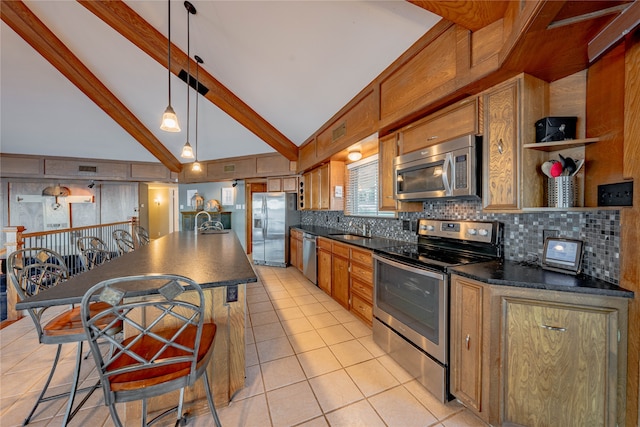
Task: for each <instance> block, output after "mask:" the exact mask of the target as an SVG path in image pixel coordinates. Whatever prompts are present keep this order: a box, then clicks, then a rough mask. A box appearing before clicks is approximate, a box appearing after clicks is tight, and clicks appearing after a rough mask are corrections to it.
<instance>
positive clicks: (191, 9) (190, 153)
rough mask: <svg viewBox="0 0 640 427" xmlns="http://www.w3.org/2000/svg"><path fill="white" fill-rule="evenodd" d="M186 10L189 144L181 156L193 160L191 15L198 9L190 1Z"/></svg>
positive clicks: (186, 144) (186, 5) (185, 5)
mask: <svg viewBox="0 0 640 427" xmlns="http://www.w3.org/2000/svg"><path fill="white" fill-rule="evenodd" d="M184 8H185V9H187V142H186V143H185V144H184V147H182V154H181V155H180V156H181V157H182V158H185V159H193V148H191V144H189V122H190V121H191V117H190V115H189V104H190V102H189V92H191V25H190V23H191V19H190V18H191V15H192V14H193V15H195V14H196V8H195V7H193V5H192V4H191V3H189V2H188V1H185V2H184Z"/></svg>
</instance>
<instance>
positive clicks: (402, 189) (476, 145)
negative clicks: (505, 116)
mask: <svg viewBox="0 0 640 427" xmlns="http://www.w3.org/2000/svg"><path fill="white" fill-rule="evenodd" d="M481 168H482V139H481V137H476V136H475V135H466V136H463V137H460V138H456V139H452V140H449V141H445V142H442V143H438V144H435V145H431V146H429V147H425V148H423V149H421V150H417V151H414V152H411V153H407V154H404V155H402V156H398V157H396V158H395V159H394V162H393V171H394V196H395V198H396V199H398V200H425V199H434V198H451V197H460V198H464V197H466V198H475V197H480V196H481V188H482V185H481V179H482V170H481Z"/></svg>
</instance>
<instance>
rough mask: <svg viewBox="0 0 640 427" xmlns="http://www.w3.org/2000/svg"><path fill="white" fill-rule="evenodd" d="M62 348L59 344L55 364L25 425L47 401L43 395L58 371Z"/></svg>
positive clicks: (24, 424) (24, 422)
mask: <svg viewBox="0 0 640 427" xmlns="http://www.w3.org/2000/svg"><path fill="white" fill-rule="evenodd" d="M61 350H62V344H58V350H57V351H56V357H55V358H54V359H53V366H51V371H50V372H49V378H47V381H46V382H45V383H44V387H43V388H42V391H41V392H40V396H38V399H37V400H36V404H35V405H33V408H31V412H29V415H27V418H25V419H24V421H23V423H22V425H23V426H26V425H27V424H29V421H30V420H31V417H33V414H34V413H35V412H36V409H38V405H40V403H42V402H44V401H46V400H45V399H43V397H44V394H45V393H46V392H47V389H48V388H49V384H50V383H51V379H52V378H53V374H54V372H55V371H56V367H57V366H58V360H59V359H60V351H61Z"/></svg>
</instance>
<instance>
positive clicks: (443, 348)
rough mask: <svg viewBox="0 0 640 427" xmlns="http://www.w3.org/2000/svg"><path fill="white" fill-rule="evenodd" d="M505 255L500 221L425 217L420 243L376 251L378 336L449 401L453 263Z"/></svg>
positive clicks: (375, 328) (375, 335) (382, 344)
mask: <svg viewBox="0 0 640 427" xmlns="http://www.w3.org/2000/svg"><path fill="white" fill-rule="evenodd" d="M501 257H502V226H501V224H500V223H498V222H483V221H442V220H431V219H420V220H419V221H418V243H416V244H406V245H400V246H393V247H388V248H384V249H380V250H377V251H376V253H375V254H374V257H373V258H374V263H375V269H374V283H375V285H374V307H373V314H374V319H373V338H374V340H375V342H376V343H377V344H378V345H379V346H380V347H382V348H383V349H384V350H385V351H386V352H387V353H388V354H389V355H390V356H391V357H392V358H393V359H394V360H396V361H397V362H398V363H399V364H400V365H401V366H403V367H404V368H405V369H406V370H407V371H408V372H410V373H411V374H412V375H413V376H415V377H416V378H417V379H418V380H419V381H420V382H421V383H422V384H423V385H424V386H425V387H426V388H427V389H428V390H429V391H430V392H431V393H433V394H434V395H435V396H436V397H437V398H439V399H440V400H441V401H442V402H446V401H447V400H449V397H450V396H449V268H450V267H454V266H458V265H464V264H469V263H475V262H483V261H488V260H492V259H496V258H501Z"/></svg>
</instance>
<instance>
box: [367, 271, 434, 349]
mask: <svg viewBox="0 0 640 427" xmlns="http://www.w3.org/2000/svg"><path fill="white" fill-rule="evenodd" d="M377 269H378V271H377V282H376V304H377V306H378V308H380V309H381V310H383V311H384V312H385V313H387V314H388V315H390V316H391V317H393V318H395V319H396V320H398V321H400V322H401V323H403V324H404V325H405V326H407V327H409V328H411V329H413V330H414V331H415V332H417V333H418V334H420V335H421V336H423V337H425V338H427V339H428V340H429V341H431V342H432V343H434V344H439V333H438V331H439V326H440V325H439V313H438V306H439V301H440V298H441V295H440V288H441V286H442V284H443V280H440V279H435V278H432V277H428V276H424V275H421V274H418V273H415V272H412V271H407V270H403V269H400V268H395V267H392V266H389V265H388V264H384V263H380V262H378V263H377Z"/></svg>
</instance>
